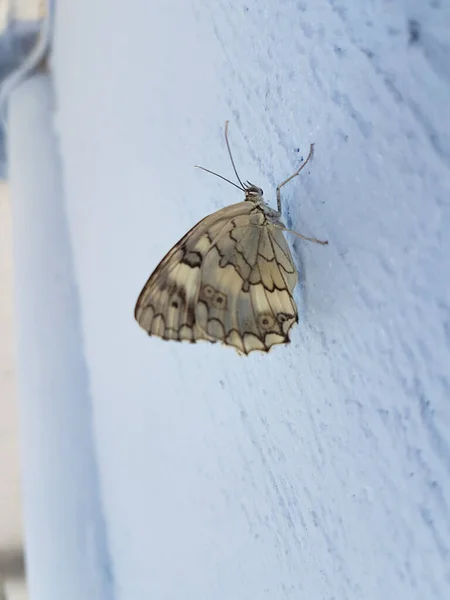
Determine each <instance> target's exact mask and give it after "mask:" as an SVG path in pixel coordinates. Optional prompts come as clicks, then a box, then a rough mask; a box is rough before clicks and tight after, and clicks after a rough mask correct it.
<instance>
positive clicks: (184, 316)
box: [134, 121, 328, 354]
mask: <svg viewBox="0 0 450 600" xmlns="http://www.w3.org/2000/svg"><path fill="white" fill-rule="evenodd" d="M225 142H226V145H227V149H228V154H229V157H230V160H231V164H232V166H233V170H234V173H235V175H236V177H237V180H238V181H239V184H240V185H237V184H236V183H233V182H232V181H230V180H228V179H226V178H225V177H222V176H221V175H218V174H217V173H215V172H213V171H210V170H209V169H206V168H204V167H199V168H200V169H202V170H204V171H207V172H208V173H212V174H213V175H216V176H217V177H220V178H221V179H224V180H225V181H227V182H228V183H231V185H234V186H235V187H237V188H238V189H240V190H242V191H243V192H244V194H245V199H244V201H242V202H238V203H237V204H232V205H230V206H226V207H225V208H222V209H220V210H218V211H217V212H215V213H213V214H211V215H209V216H207V217H205V218H204V219H202V220H201V221H200V222H199V223H197V225H194V227H193V228H192V229H191V230H190V231H188V232H187V233H186V235H184V236H183V237H182V238H181V240H180V241H179V242H177V243H176V244H175V246H174V247H173V248H172V249H171V250H170V251H169V252H168V253H167V254H166V256H165V257H164V258H163V259H162V261H161V262H160V263H159V265H158V266H157V267H156V269H155V270H154V271H153V273H152V274H151V276H150V278H149V279H148V281H147V283H146V284H145V286H144V288H143V289H142V291H141V293H140V295H139V298H138V300H137V303H136V308H135V313H134V314H135V318H136V320H137V322H138V323H139V325H140V326H141V327H142V328H143V329H145V331H147V333H148V334H149V335H153V336H158V337H160V338H163V339H164V340H175V341H189V342H192V343H194V342H197V341H199V340H206V341H209V342H221V343H222V344H224V345H226V346H232V347H234V348H235V349H236V350H237V351H238V352H239V353H240V354H249V353H250V352H252V351H254V350H260V351H262V352H268V351H269V350H270V349H271V348H272V346H274V345H276V344H287V343H289V341H290V340H289V331H290V329H291V327H292V326H293V325H294V323H297V322H298V310H297V305H296V303H295V300H294V297H293V291H294V288H295V286H296V284H297V279H298V275H297V270H296V268H295V264H294V261H293V258H292V255H291V252H290V250H289V246H288V244H287V242H286V239H285V237H284V235H283V231H291V230H289V229H287V228H286V227H285V226H284V224H283V223H282V221H281V193H280V192H281V188H282V187H283V186H284V185H286V184H287V183H288V182H289V181H291V180H292V179H294V177H297V175H298V174H299V173H300V171H301V170H302V169H303V168H304V167H305V166H306V164H307V163H308V161H309V160H310V159H311V156H312V154H313V149H314V145H313V144H311V146H310V151H309V154H308V156H307V158H306V160H305V161H303V162H302V164H301V165H300V167H299V168H298V169H297V171H296V172H295V173H294V174H293V175H291V176H290V177H288V178H287V179H286V180H285V181H283V183H281V184H280V185H279V186H278V187H277V190H276V195H277V208H278V210H274V209H272V208H270V207H269V206H268V205H267V204H266V203H265V201H264V200H263V190H262V189H261V188H259V187H257V186H256V185H253V184H252V183H250V182H249V181H247V182H246V184H243V183H242V181H241V179H240V177H239V175H238V173H237V170H236V166H235V164H234V160H233V156H232V153H231V149H230V144H229V141H228V121H227V122H226V123H225ZM196 166H198V165H196ZM291 233H294V234H295V235H298V236H299V237H301V238H303V239H305V240H308V241H311V242H315V243H317V244H327V243H328V242H326V241H320V240H317V239H315V238H308V237H305V236H303V235H301V234H299V233H297V232H295V231H291Z"/></svg>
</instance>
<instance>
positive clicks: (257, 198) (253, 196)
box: [244, 181, 264, 203]
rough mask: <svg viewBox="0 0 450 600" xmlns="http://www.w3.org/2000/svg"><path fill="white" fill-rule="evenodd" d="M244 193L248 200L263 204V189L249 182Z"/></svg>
mask: <svg viewBox="0 0 450 600" xmlns="http://www.w3.org/2000/svg"><path fill="white" fill-rule="evenodd" d="M244 192H245V199H246V200H249V201H250V202H255V203H258V202H263V194H264V192H263V191H262V189H261V188H259V187H257V186H256V185H253V183H250V181H247V185H245V186H244Z"/></svg>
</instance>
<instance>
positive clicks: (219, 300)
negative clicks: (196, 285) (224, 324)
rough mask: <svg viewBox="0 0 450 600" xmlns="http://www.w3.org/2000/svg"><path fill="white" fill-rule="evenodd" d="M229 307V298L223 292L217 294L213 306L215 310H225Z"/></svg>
mask: <svg viewBox="0 0 450 600" xmlns="http://www.w3.org/2000/svg"><path fill="white" fill-rule="evenodd" d="M226 305H227V297H226V296H225V294H222V292H216V294H215V296H214V299H213V306H214V307H215V308H225V307H226Z"/></svg>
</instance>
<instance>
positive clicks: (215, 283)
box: [196, 210, 298, 354]
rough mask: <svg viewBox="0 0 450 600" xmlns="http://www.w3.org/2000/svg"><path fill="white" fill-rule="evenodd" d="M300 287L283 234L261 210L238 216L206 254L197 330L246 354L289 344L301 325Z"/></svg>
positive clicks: (197, 312) (197, 315)
mask: <svg viewBox="0 0 450 600" xmlns="http://www.w3.org/2000/svg"><path fill="white" fill-rule="evenodd" d="M296 283H297V271H296V269H295V266H294V263H293V260H292V256H291V252H290V250H289V247H288V245H287V242H286V240H285V238H284V236H283V233H282V230H281V229H280V228H279V227H276V226H274V225H273V224H272V223H271V222H270V221H268V220H267V218H266V216H265V215H264V213H263V211H262V210H256V211H255V210H253V211H252V212H251V213H250V214H245V215H239V216H237V217H235V218H234V219H233V220H232V222H231V227H230V228H229V229H227V231H225V232H223V234H222V235H221V236H220V237H219V238H218V239H217V240H216V241H215V243H213V244H212V245H211V247H210V249H209V251H208V253H207V254H206V255H205V258H204V261H203V266H202V276H201V287H200V293H199V297H198V303H197V309H196V323H197V326H198V327H200V328H201V329H202V330H203V331H205V332H206V333H207V335H208V338H209V339H212V340H214V341H220V342H222V343H224V344H227V345H230V346H234V347H235V348H236V349H237V350H238V351H239V352H242V353H244V354H248V353H249V352H252V351H253V350H260V351H263V352H267V351H268V350H270V348H271V347H272V346H273V345H275V344H286V343H288V342H289V330H290V329H291V327H292V326H293V325H294V323H296V322H297V321H298V313H297V307H296V304H295V301H294V299H293V290H294V288H295V285H296Z"/></svg>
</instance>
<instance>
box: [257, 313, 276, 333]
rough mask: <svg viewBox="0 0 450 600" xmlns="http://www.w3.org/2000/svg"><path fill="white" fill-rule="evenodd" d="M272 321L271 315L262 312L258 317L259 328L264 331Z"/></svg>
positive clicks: (273, 320) (269, 326)
mask: <svg viewBox="0 0 450 600" xmlns="http://www.w3.org/2000/svg"><path fill="white" fill-rule="evenodd" d="M274 323H275V319H274V318H273V317H272V315H267V314H262V315H259V317H258V324H259V326H260V327H261V329H264V330H266V331H267V330H268V329H270V328H271V327H273V325H274Z"/></svg>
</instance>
